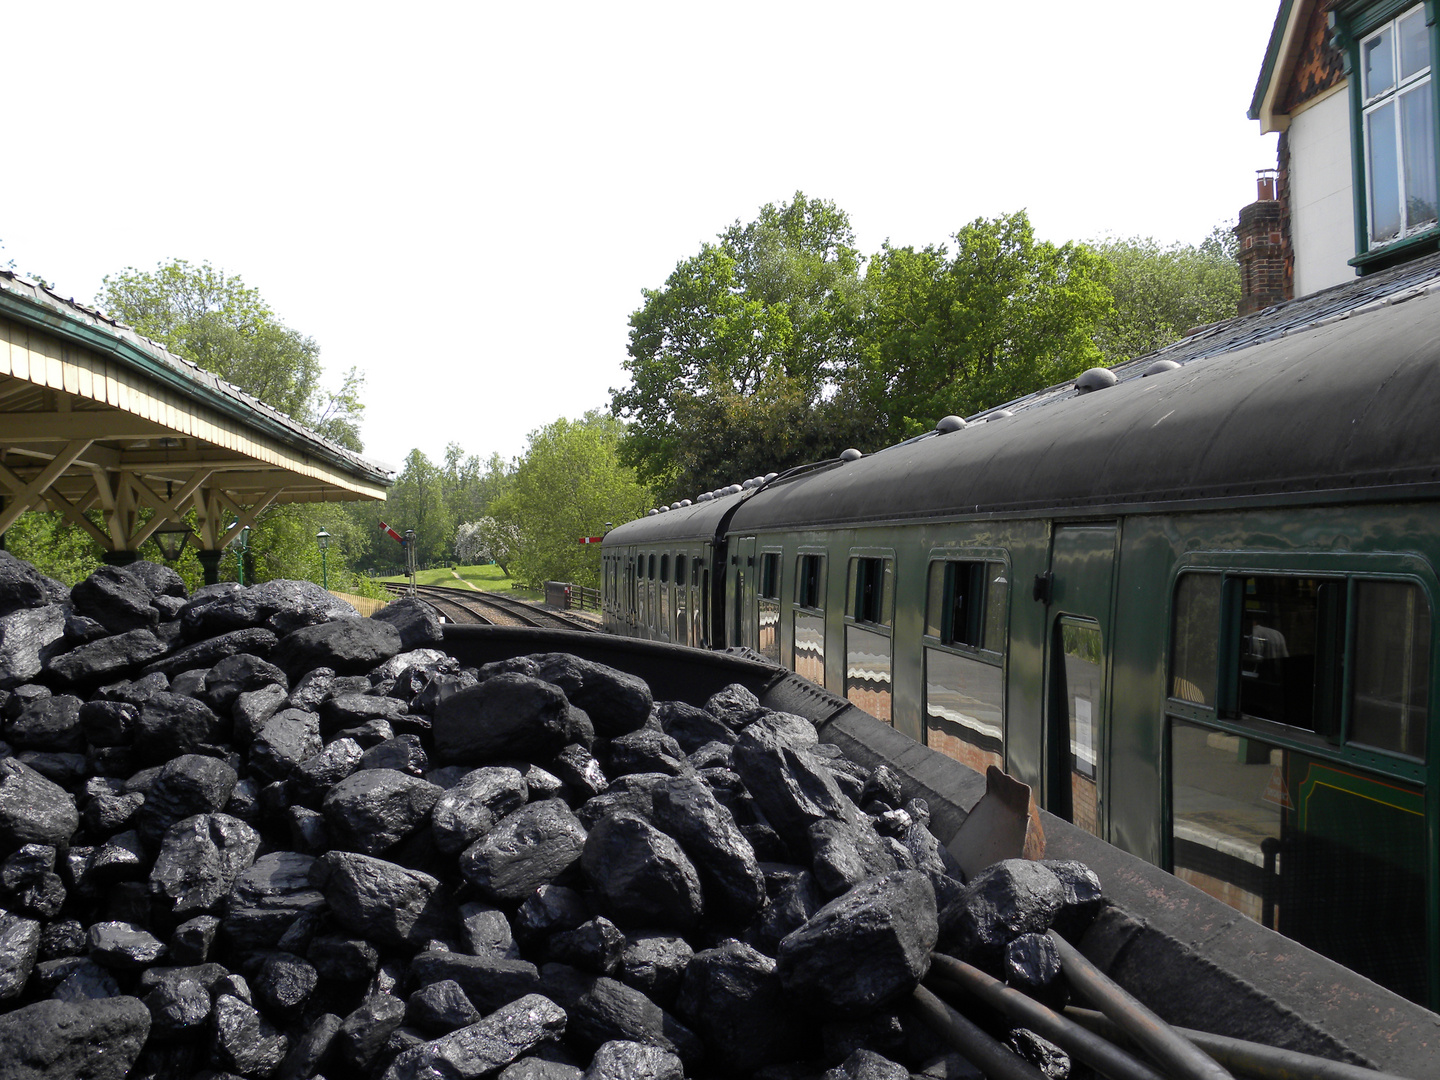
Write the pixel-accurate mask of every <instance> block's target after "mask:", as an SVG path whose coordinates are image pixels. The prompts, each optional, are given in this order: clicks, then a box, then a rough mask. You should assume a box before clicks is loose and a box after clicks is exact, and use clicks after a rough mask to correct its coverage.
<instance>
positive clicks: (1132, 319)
mask: <svg viewBox="0 0 1440 1080" xmlns="http://www.w3.org/2000/svg"><path fill="white" fill-rule="evenodd" d="M1235 250H1236V240H1235V235H1234V232H1233V231H1231V230H1230V229H1228V228H1227V227H1225V226H1217V227H1216V228H1215V229H1213V230H1212V231H1211V233H1210V235H1209V236H1208V237H1206V238H1205V240H1204V241H1202V242H1201V243H1200V244H1199V245H1191V244H1168V245H1167V244H1161V243H1159V242H1158V241H1156V240H1154V239H1152V238H1150V237H1138V236H1136V237H1130V238H1128V239H1123V240H1106V241H1102V242H1099V243H1097V244H1096V251H1097V252H1098V253H1099V255H1100V257H1101V258H1102V259H1104V260H1105V264H1106V270H1107V275H1106V281H1107V283H1108V285H1109V287H1110V291H1111V293H1113V294H1114V297H1115V310H1114V312H1113V313H1112V314H1111V315H1110V316H1109V317H1108V318H1106V319H1105V320H1104V321H1103V322H1101V324H1100V326H1099V328H1098V329H1097V331H1096V334H1095V341H1096V344H1097V345H1099V347H1100V351H1101V352H1102V353H1103V354H1104V356H1105V362H1106V363H1107V364H1116V363H1119V362H1120V361H1122V360H1129V359H1131V358H1132V357H1136V356H1144V355H1145V354H1146V353H1151V352H1154V351H1155V350H1156V349H1160V348H1164V347H1165V346H1166V345H1169V344H1171V343H1172V342H1175V341H1179V340H1180V338H1181V337H1183V336H1184V335H1185V333H1186V331H1188V330H1191V329H1194V328H1195V327H1197V326H1204V325H1206V324H1208V323H1213V322H1219V321H1221V320H1222V319H1233V318H1234V317H1235V314H1236V312H1237V311H1238V310H1239V305H1240V264H1239V263H1238V262H1236V260H1235Z"/></svg>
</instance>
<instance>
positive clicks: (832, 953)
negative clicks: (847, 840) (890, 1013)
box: [778, 870, 939, 1016]
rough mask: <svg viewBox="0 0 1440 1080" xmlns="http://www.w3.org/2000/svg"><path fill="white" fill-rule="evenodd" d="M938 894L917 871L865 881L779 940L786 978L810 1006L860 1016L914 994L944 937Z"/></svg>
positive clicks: (792, 990)
mask: <svg viewBox="0 0 1440 1080" xmlns="http://www.w3.org/2000/svg"><path fill="white" fill-rule="evenodd" d="M938 929H939V928H938V925H937V921H936V913H935V891H934V889H933V888H932V887H931V885H930V881H929V879H927V878H926V877H925V876H924V875H923V874H920V873H917V872H915V871H913V870H897V871H895V872H894V873H890V874H885V875H882V876H881V877H876V878H870V879H869V880H867V881H864V882H861V883H860V884H859V885H857V886H856V887H855V888H853V889H851V890H850V891H849V892H848V893H846V894H845V895H844V896H841V897H839V898H838V899H835V900H832V901H830V903H828V904H826V905H825V906H824V907H822V908H821V909H820V910H819V911H817V912H816V913H815V916H814V918H812V919H811V920H810V921H809V922H807V923H806V924H805V925H804V926H802V927H801V928H800V929H798V930H796V931H794V932H792V933H791V934H789V935H788V936H786V938H785V939H784V940H783V941H781V942H780V955H779V958H778V959H779V961H780V979H781V981H782V982H783V983H784V985H785V989H786V990H787V991H789V992H790V993H791V994H794V995H795V997H796V999H797V1000H799V1001H802V1002H805V1003H806V1004H807V1006H808V1007H810V1008H813V1009H817V1010H820V1011H824V1010H825V1009H833V1010H834V1011H835V1012H836V1013H838V1014H839V1015H841V1016H855V1015H859V1014H860V1013H863V1012H867V1011H870V1010H873V1009H878V1008H883V1007H885V1006H886V1005H889V1004H891V1003H893V1002H895V1001H898V1000H900V999H901V998H903V997H905V996H906V995H908V994H910V993H911V992H912V991H914V989H915V987H916V986H918V985H919V983H920V979H921V978H923V977H924V975H925V972H926V971H928V970H929V967H930V952H931V950H932V949H933V948H934V947H935V941H936V937H937V935H938Z"/></svg>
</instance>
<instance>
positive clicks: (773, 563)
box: [760, 551, 780, 600]
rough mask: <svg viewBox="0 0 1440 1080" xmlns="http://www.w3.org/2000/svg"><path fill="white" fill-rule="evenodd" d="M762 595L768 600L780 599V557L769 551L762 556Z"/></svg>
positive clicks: (776, 553)
mask: <svg viewBox="0 0 1440 1080" xmlns="http://www.w3.org/2000/svg"><path fill="white" fill-rule="evenodd" d="M760 595H761V596H764V597H766V598H768V599H773V600H778V599H779V598H780V555H779V553H778V552H774V551H767V552H765V553H764V554H763V555H761V556H760Z"/></svg>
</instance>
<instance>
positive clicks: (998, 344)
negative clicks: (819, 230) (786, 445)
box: [857, 211, 1110, 438]
mask: <svg viewBox="0 0 1440 1080" xmlns="http://www.w3.org/2000/svg"><path fill="white" fill-rule="evenodd" d="M953 239H954V241H955V251H954V254H953V255H951V254H950V252H949V249H948V248H947V246H946V245H943V244H942V245H930V246H927V247H925V248H922V249H920V250H918V251H917V250H916V249H914V248H912V247H899V248H896V247H891V246H889V245H888V244H887V245H886V246H885V247H884V249H883V250H882V251H881V252H880V254H879V255H877V256H876V257H875V259H874V260H872V261H871V263H870V266H869V270H868V273H867V274H866V283H867V285H868V286H869V288H870V309H869V315H868V318H867V320H866V326H865V333H864V363H863V366H861V367H860V368H859V369H858V371H857V375H858V378H859V381H860V384H861V385H862V387H863V388H864V389H863V392H862V396H863V397H864V398H865V399H866V400H868V401H869V402H870V403H871V406H872V407H873V408H875V409H877V410H880V411H882V412H883V414H884V415H885V417H886V421H887V424H886V427H887V431H888V433H889V435H890V436H891V437H892V438H905V437H908V436H910V435H914V434H918V433H919V432H921V431H928V430H930V429H931V428H932V427H934V425H935V421H937V420H939V419H940V417H942V416H945V415H947V414H950V413H956V414H958V415H961V416H964V415H967V414H969V413H973V412H977V411H979V410H981V409H985V408H989V407H991V406H993V405H998V404H1000V403H1001V402H1003V401H1008V400H1010V399H1012V398H1015V397H1018V396H1020V395H1022V394H1027V393H1030V392H1031V391H1034V390H1039V389H1042V388H1043V387H1046V386H1049V385H1051V384H1053V383H1056V382H1059V381H1061V380H1063V379H1066V378H1069V377H1070V376H1072V375H1075V374H1077V373H1079V372H1081V371H1083V370H1085V369H1086V368H1088V367H1091V366H1093V365H1095V364H1096V363H1098V362H1099V361H1100V352H1099V350H1098V349H1097V348H1096V346H1095V344H1094V342H1093V340H1092V338H1093V336H1094V333H1095V328H1096V326H1097V325H1098V324H1099V322H1100V320H1101V319H1102V318H1104V317H1105V316H1106V315H1107V314H1108V313H1109V311H1110V296H1109V292H1108V290H1107V289H1106V288H1105V284H1104V266H1103V264H1102V263H1101V262H1100V260H1099V259H1098V258H1097V257H1096V256H1095V255H1094V254H1093V253H1092V252H1091V251H1090V250H1089V249H1088V248H1086V247H1084V246H1083V245H1080V244H1063V245H1059V246H1057V245H1055V244H1052V243H1049V242H1047V241H1041V240H1037V239H1036V238H1035V233H1034V229H1033V228H1032V227H1031V224H1030V219H1029V217H1028V216H1027V215H1026V214H1025V213H1024V211H1020V212H1018V213H1014V214H1007V215H1003V216H1001V217H998V218H994V219H985V218H977V219H976V220H975V221H972V222H971V223H970V224H969V225H966V226H965V227H964V228H963V229H961V230H960V231H959V232H957V233H955V234H954V237H953Z"/></svg>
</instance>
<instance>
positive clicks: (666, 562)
mask: <svg viewBox="0 0 1440 1080" xmlns="http://www.w3.org/2000/svg"><path fill="white" fill-rule="evenodd" d="M660 580H661V581H669V580H670V556H669V555H661V556H660Z"/></svg>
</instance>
